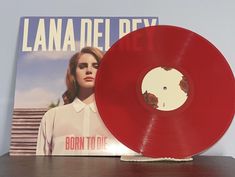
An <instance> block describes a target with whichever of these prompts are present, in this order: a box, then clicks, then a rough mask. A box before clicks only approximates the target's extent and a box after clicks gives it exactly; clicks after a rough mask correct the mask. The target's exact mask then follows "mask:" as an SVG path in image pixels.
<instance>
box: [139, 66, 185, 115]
mask: <svg viewBox="0 0 235 177" xmlns="http://www.w3.org/2000/svg"><path fill="white" fill-rule="evenodd" d="M169 88H171V89H169ZM141 89H142V96H143V98H144V101H145V103H146V104H148V105H149V106H151V107H152V108H154V109H158V110H162V111H171V110H175V109H177V108H179V107H181V106H182V105H183V104H184V103H185V101H186V100H187V98H188V92H189V84H188V81H187V79H186V77H185V76H184V75H183V74H182V73H181V72H179V71H178V70H176V69H174V68H169V67H156V68H153V69H151V70H150V71H148V72H147V74H146V75H145V76H144V78H143V80H142V85H141Z"/></svg>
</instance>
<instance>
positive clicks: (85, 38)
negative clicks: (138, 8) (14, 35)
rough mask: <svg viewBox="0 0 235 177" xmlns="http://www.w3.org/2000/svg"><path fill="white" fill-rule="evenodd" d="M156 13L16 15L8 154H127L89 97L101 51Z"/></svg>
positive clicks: (147, 23)
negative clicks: (57, 15)
mask: <svg viewBox="0 0 235 177" xmlns="http://www.w3.org/2000/svg"><path fill="white" fill-rule="evenodd" d="M158 23H159V19H158V18H157V17H22V18H21V19H20V29H19V35H18V36H19V39H18V42H19V43H18V47H19V48H18V56H17V74H16V88H15V100H14V111H13V120H12V131H11V147H10V155H94V156H97V155H98V156H116V155H132V154H135V152H133V151H132V150H130V149H128V148H127V147H125V146H124V145H123V144H122V143H120V142H119V141H118V140H117V139H116V138H115V137H114V136H113V135H112V134H111V133H110V132H109V130H108V129H107V128H106V127H105V125H104V123H103V121H102V119H101V117H100V115H99V113H98V111H97V107H96V103H95V97H94V94H95V93H94V87H95V76H96V72H97V70H98V69H99V63H100V61H101V60H102V57H103V55H104V54H105V52H106V51H107V50H108V49H109V48H110V47H111V46H112V44H114V43H115V42H116V41H117V40H119V39H120V38H122V37H123V36H124V35H126V34H127V33H129V32H132V31H134V30H136V29H139V28H143V27H147V26H155V25H158Z"/></svg>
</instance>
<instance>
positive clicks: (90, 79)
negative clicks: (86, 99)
mask: <svg viewBox="0 0 235 177" xmlns="http://www.w3.org/2000/svg"><path fill="white" fill-rule="evenodd" d="M84 80H85V81H87V82H92V81H93V80H94V78H93V77H85V78H84Z"/></svg>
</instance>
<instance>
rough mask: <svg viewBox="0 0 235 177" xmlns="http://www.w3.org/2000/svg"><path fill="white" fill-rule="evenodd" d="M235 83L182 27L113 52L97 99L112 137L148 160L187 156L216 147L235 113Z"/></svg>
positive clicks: (134, 39)
mask: <svg viewBox="0 0 235 177" xmlns="http://www.w3.org/2000/svg"><path fill="white" fill-rule="evenodd" d="M234 90H235V82H234V76H233V73H232V71H231V69H230V67H229V65H228V63H227V62H226V60H225V58H224V57H223V55H222V54H221V53H220V52H219V51H218V50H217V49H216V48H215V47H214V46H213V45H212V44H211V43H210V42H208V41H207V40H206V39H204V38H203V37H201V36H200V35H198V34H196V33H194V32H192V31H189V30H187V29H183V28H179V27H174V26H164V25H160V26H154V27H146V28H142V29H140V30H137V31H134V32H131V33H129V34H128V35H126V36H124V37H123V38H122V39H120V40H119V41H117V42H116V43H115V44H114V45H113V46H112V47H111V48H110V49H109V50H108V51H107V53H106V54H105V56H104V58H103V59H102V62H101V64H100V67H99V70H98V73H97V76H96V87H95V97H96V104H97V108H98V111H99V113H100V116H101V117H102V119H103V121H104V123H105V125H106V126H107V128H108V129H109V130H110V131H111V133H112V134H113V135H114V136H115V137H116V138H117V139H118V140H119V141H121V142H122V143H123V144H124V145H126V146H127V147H129V148H130V149H132V150H134V151H136V152H138V153H141V154H143V155H144V156H148V157H172V158H185V157H189V156H193V155H195V154H198V153H200V152H202V151H204V150H206V149H207V148H209V147H210V146H212V145H213V144H214V143H216V142H217V141H218V140H219V139H220V138H221V137H222V135H223V134H224V133H225V131H226V130H227V129H228V127H229V125H230V123H231V121H232V119H233V116H234V110H235V94H234Z"/></svg>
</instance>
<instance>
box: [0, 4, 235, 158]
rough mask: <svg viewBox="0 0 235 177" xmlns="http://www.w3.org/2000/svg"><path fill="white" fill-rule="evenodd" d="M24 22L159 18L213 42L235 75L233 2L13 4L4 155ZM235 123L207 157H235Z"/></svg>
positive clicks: (4, 64) (1, 74) (4, 49)
mask: <svg viewBox="0 0 235 177" xmlns="http://www.w3.org/2000/svg"><path fill="white" fill-rule="evenodd" d="M21 16H158V17H159V19H160V24H169V25H176V26H181V27H184V28H188V29H190V30H192V31H194V32H196V33H198V34H200V35H202V36H204V37H205V38H207V39H208V40H209V41H210V42H212V43H213V44H214V45H215V46H216V47H217V48H218V49H219V50H220V51H221V52H222V54H223V55H224V56H225V58H227V61H228V62H229V64H230V66H231V68H232V70H233V73H234V72H235V48H234V47H235V23H234V17H235V1H233V0H223V1H221V0H197V1H193V0H145V1H142V0H139V1H138V0H118V1H117V0H100V1H91V0H84V1H82V0H66V1H48V0H38V1H31V0H21V1H13V0H8V1H4V3H1V7H0V22H1V25H0V40H1V42H0V155H2V154H4V153H7V152H8V150H9V145H10V131H11V114H12V108H13V100H14V87H15V73H16V72H15V70H16V68H15V66H16V61H17V57H16V51H17V37H18V29H19V19H20V17H21ZM212 123H213V122H212ZM234 135H235V121H233V123H232V124H231V126H230V128H229V129H228V131H227V132H226V134H225V135H224V136H223V138H222V139H221V140H220V141H219V142H218V143H216V144H215V145H214V146H213V147H211V148H210V149H208V150H207V151H205V152H204V154H207V155H230V156H233V157H235V141H234Z"/></svg>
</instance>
